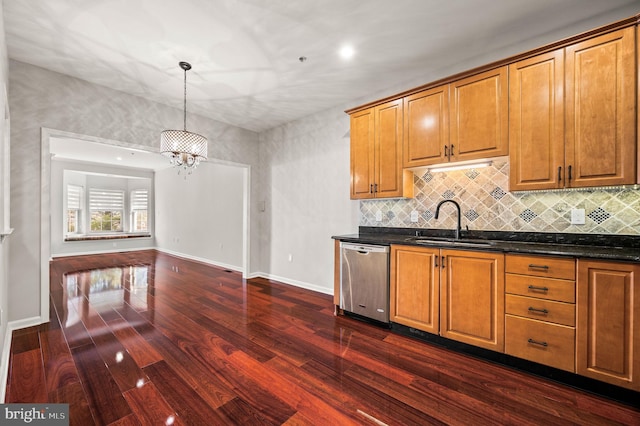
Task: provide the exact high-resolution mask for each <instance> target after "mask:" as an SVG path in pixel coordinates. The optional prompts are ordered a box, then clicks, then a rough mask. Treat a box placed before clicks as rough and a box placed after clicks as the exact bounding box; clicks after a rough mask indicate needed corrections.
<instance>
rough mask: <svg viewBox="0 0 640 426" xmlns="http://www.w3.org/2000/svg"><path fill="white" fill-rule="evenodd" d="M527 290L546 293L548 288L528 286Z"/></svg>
mask: <svg viewBox="0 0 640 426" xmlns="http://www.w3.org/2000/svg"><path fill="white" fill-rule="evenodd" d="M529 290H531V291H544V292H547V291H549V287H538V286H535V285H530V286H529Z"/></svg>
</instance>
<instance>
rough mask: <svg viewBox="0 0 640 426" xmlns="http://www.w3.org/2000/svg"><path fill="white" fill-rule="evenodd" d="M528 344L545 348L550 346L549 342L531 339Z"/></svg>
mask: <svg viewBox="0 0 640 426" xmlns="http://www.w3.org/2000/svg"><path fill="white" fill-rule="evenodd" d="M527 342H529V343H531V344H532V345H539V346H544V347H545V348H546V347H547V346H549V344H548V343H547V342H538V341H537V340H533V339H529V340H527Z"/></svg>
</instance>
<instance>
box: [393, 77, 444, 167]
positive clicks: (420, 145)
mask: <svg viewBox="0 0 640 426" xmlns="http://www.w3.org/2000/svg"><path fill="white" fill-rule="evenodd" d="M447 145H449V85H443V86H440V87H435V88H433V89H429V90H425V91H422V92H419V93H415V94H413V95H410V96H407V97H405V98H404V149H403V154H404V160H403V163H402V164H403V166H404V167H420V166H428V165H430V164H437V163H443V162H446V161H448V158H447V157H445V154H444V153H445V150H444V147H445V146H447Z"/></svg>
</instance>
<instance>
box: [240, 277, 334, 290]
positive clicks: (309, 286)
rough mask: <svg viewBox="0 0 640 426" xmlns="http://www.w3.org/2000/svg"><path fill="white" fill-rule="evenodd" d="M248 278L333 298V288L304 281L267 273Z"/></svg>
mask: <svg viewBox="0 0 640 426" xmlns="http://www.w3.org/2000/svg"><path fill="white" fill-rule="evenodd" d="M247 278H266V279H268V280H274V281H279V282H281V283H284V284H289V285H292V286H295V287H300V288H304V289H306V290H311V291H315V292H318V293H323V294H328V295H330V296H333V286H332V287H331V288H326V287H321V286H319V285H316V284H311V283H307V282H304V281H298V280H292V279H290V278H285V277H281V276H278V275H273V274H267V273H265V272H254V273H253V274H251V276H248V277H247Z"/></svg>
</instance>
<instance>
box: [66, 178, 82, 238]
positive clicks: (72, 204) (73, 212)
mask: <svg viewBox="0 0 640 426" xmlns="http://www.w3.org/2000/svg"><path fill="white" fill-rule="evenodd" d="M82 193H83V188H82V187H81V186H78V185H67V230H66V231H67V233H69V234H77V233H79V232H81V231H80V217H81V212H82Z"/></svg>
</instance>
